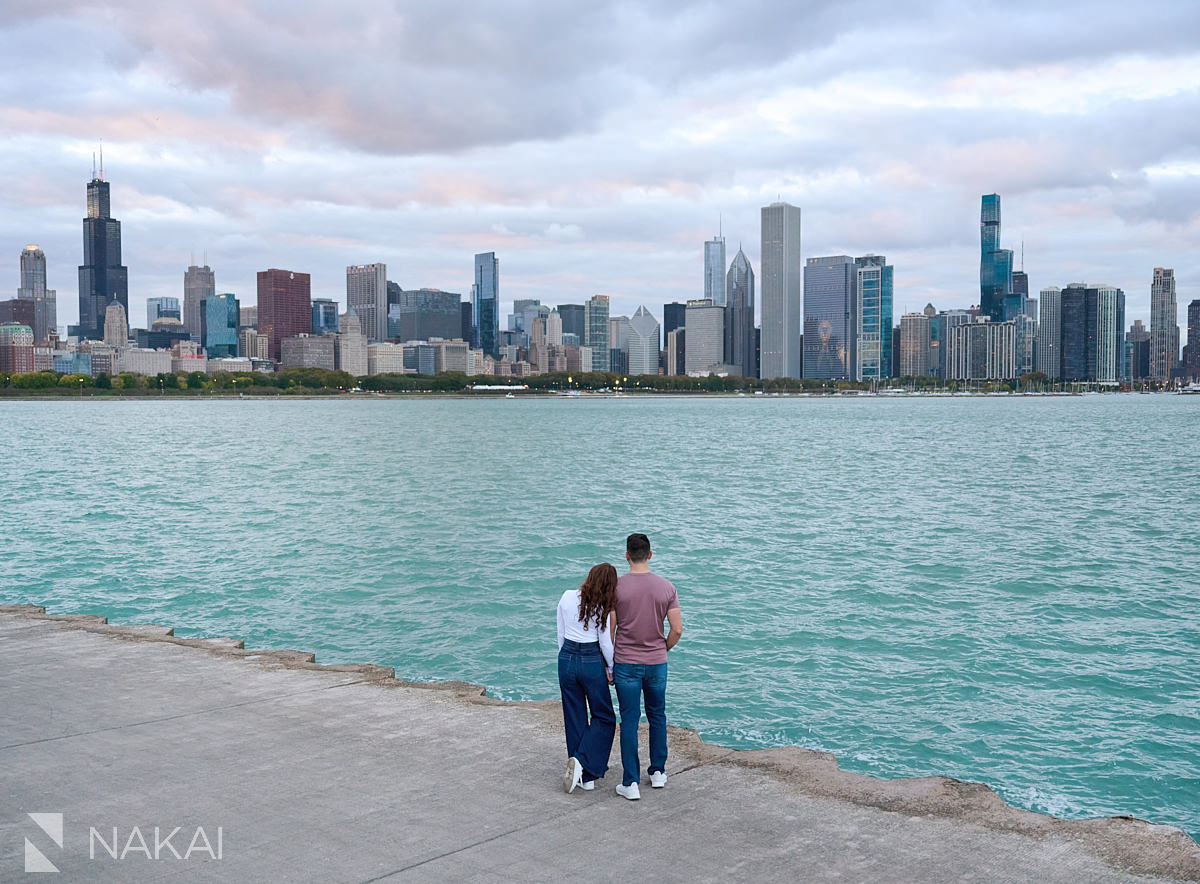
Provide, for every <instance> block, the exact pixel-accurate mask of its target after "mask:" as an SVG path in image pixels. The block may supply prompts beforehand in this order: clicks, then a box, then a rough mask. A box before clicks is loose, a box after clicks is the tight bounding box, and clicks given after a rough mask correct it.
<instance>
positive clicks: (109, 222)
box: [75, 154, 129, 340]
mask: <svg viewBox="0 0 1200 884" xmlns="http://www.w3.org/2000/svg"><path fill="white" fill-rule="evenodd" d="M113 301H116V302H117V303H118V304H120V305H121V306H122V307H124V308H125V315H126V316H128V315H129V271H128V269H127V268H126V267H124V266H123V265H122V264H121V222H120V221H117V220H116V219H115V218H113V217H112V215H111V213H110V210H109V194H108V182H107V181H105V180H104V155H103V154H101V156H100V169H99V171H98V172H97V171H96V169H95V168H94V166H93V169H92V180H91V181H89V182H88V186H87V217H86V218H84V219H83V264H82V265H80V267H79V325H78V326H76V327H75V331H76V333H77V334H78V336H79V338H80V340H83V339H84V338H89V339H93V340H99V339H102V338H103V337H104V311H105V310H106V309H107V308H108V305H109V304H111V303H112V302H113Z"/></svg>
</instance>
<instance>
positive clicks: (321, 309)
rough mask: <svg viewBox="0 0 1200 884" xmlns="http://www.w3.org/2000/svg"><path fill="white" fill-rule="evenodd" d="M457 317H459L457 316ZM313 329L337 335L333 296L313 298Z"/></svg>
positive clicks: (336, 316)
mask: <svg viewBox="0 0 1200 884" xmlns="http://www.w3.org/2000/svg"><path fill="white" fill-rule="evenodd" d="M455 318H456V319H457V317H455ZM312 331H313V334H314V335H336V334H337V331H338V303H337V301H335V300H333V299H332V298H313V299H312Z"/></svg>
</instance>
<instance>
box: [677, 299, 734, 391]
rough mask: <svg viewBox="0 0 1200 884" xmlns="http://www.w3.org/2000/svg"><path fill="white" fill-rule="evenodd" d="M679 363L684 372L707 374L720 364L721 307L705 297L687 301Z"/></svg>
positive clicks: (722, 349)
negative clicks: (681, 357)
mask: <svg viewBox="0 0 1200 884" xmlns="http://www.w3.org/2000/svg"><path fill="white" fill-rule="evenodd" d="M684 336H685V337H684V348H683V367H684V371H685V372H687V373H688V374H708V373H709V372H710V371H715V370H717V369H718V368H720V367H721V366H722V365H723V364H724V359H725V308H724V307H718V306H717V305H715V304H714V303H713V302H712V301H710V300H709V299H708V298H697V299H696V300H692V301H688V302H687V319H686V320H685V323H684Z"/></svg>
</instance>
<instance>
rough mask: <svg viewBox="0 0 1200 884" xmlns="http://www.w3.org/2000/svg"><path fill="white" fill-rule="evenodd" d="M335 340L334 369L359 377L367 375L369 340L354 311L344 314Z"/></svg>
mask: <svg viewBox="0 0 1200 884" xmlns="http://www.w3.org/2000/svg"><path fill="white" fill-rule="evenodd" d="M338 328H339V332H338V334H337V336H336V337H335V338H334V341H333V343H334V349H333V367H334V368H337V369H341V370H342V371H346V372H349V373H350V374H352V375H354V376H355V377H356V378H357V377H362V376H363V375H365V374H366V373H367V338H366V336H365V335H364V334H363V333H362V329H361V328H360V326H359V320H358V316H356V315H355V313H354V311H352V310H351V311H347V312H346V313H343V314H342V317H341V321H340V322H339V323H338Z"/></svg>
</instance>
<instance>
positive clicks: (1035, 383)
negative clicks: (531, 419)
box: [0, 368, 1159, 398]
mask: <svg viewBox="0 0 1200 884" xmlns="http://www.w3.org/2000/svg"><path fill="white" fill-rule="evenodd" d="M489 386H490V387H493V388H501V389H492V390H480V389H477V387H489ZM507 387H511V388H520V389H522V390H523V391H525V392H531V393H568V392H571V391H578V392H599V391H606V392H612V391H620V392H625V393H747V394H753V393H760V392H761V393H764V394H771V393H810V394H820V393H829V394H836V393H843V394H845V393H860V392H861V393H869V392H882V391H884V390H888V391H905V392H923V393H938V392H945V393H956V392H981V393H1074V392H1086V391H1088V390H1093V389H1102V390H1109V391H1146V392H1151V391H1155V390H1158V389H1159V387H1158V386H1157V385H1154V384H1151V383H1142V382H1134V383H1132V384H1125V385H1122V386H1119V387H1112V386H1109V387H1098V386H1096V385H1094V384H1093V385H1086V384H1078V383H1073V382H1068V381H1051V380H1049V379H1048V378H1047V377H1046V376H1045V375H1044V374H1042V373H1040V372H1032V373H1030V374H1025V375H1022V376H1021V377H1020V378H1016V379H1013V380H1005V381H955V380H942V379H940V378H934V377H901V378H893V379H891V380H889V381H888V382H887V386H881V385H879V384H872V383H870V382H855V381H844V380H817V379H812V378H805V379H803V380H800V379H797V378H772V379H770V380H762V379H759V378H747V377H738V376H732V375H731V376H728V377H722V376H719V375H709V376H707V377H688V376H685V375H670V376H665V375H637V376H623V375H620V374H615V373H612V372H583V373H567V372H551V373H548V374H540V375H534V376H531V377H526V378H515V377H481V376H478V375H476V376H468V375H465V374H463V373H461V372H443V373H440V374H436V375H419V374H379V375H369V376H365V377H355V376H354V375H351V374H349V373H348V372H344V371H334V370H328V369H320V368H300V369H284V370H282V371H277V372H273V373H270V374H265V373H261V372H252V373H233V372H215V373H214V374H211V375H209V374H205V373H204V372H198V371H197V372H190V373H186V374H185V373H178V374H175V373H163V374H157V375H148V376H147V375H138V374H130V373H122V374H118V375H114V376H109V375H107V374H101V375H98V376H96V377H92V376H91V375H86V374H63V373H60V372H54V371H37V372H28V373H24V374H8V373H0V396H3V397H7V398H21V397H39V398H41V397H47V396H49V397H55V396H81V395H88V396H123V397H124V396H135V397H137V396H168V395H170V396H188V395H193V396H194V395H212V394H223V395H242V394H244V395H253V396H279V395H289V394H292V395H296V394H299V395H343V394H347V393H352V392H364V393H463V394H472V395H478V394H480V393H487V392H491V393H497V392H503V388H507Z"/></svg>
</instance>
